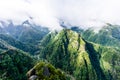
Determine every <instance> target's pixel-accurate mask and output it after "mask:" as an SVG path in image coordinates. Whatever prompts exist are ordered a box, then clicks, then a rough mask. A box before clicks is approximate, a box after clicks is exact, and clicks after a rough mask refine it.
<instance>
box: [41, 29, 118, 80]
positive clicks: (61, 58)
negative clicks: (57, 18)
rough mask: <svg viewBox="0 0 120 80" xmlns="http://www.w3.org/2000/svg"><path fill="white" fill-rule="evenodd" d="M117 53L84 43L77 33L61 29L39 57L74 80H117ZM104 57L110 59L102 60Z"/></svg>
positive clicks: (116, 51)
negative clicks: (74, 78) (71, 76)
mask: <svg viewBox="0 0 120 80" xmlns="http://www.w3.org/2000/svg"><path fill="white" fill-rule="evenodd" d="M46 39H47V38H46ZM44 41H46V40H44ZM119 52H120V51H119V50H116V49H113V48H107V47H102V46H100V45H96V44H93V43H90V42H87V41H85V40H84V39H82V38H81V36H80V35H79V34H78V33H76V32H73V31H71V30H67V29H64V30H62V31H61V32H60V33H58V34H57V35H56V36H54V37H53V38H52V39H50V40H49V42H48V44H47V45H46V47H45V48H44V49H43V51H42V53H41V54H40V56H41V57H43V58H45V59H47V60H48V61H49V62H50V63H52V64H53V65H54V66H55V67H59V68H61V69H62V70H64V71H65V72H67V73H69V74H71V75H73V76H75V77H76V79H77V80H89V79H90V80H119V79H120V78H119V77H118V76H120V75H119V71H120V70H119V69H118V68H119V67H118V66H119V65H120V64H118V63H119V58H120V55H119ZM106 54H108V55H109V57H110V59H108V60H106V59H107V58H108V55H106ZM113 55H114V56H117V57H115V58H114V56H113ZM111 60H112V61H113V62H114V61H115V62H116V64H113V63H112V61H111ZM113 65H115V66H117V68H115V67H113ZM113 70H114V71H113ZM116 76H117V77H116Z"/></svg>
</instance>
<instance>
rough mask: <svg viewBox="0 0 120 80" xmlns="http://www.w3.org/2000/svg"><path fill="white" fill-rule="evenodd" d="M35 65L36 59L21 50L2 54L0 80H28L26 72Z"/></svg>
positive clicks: (0, 55) (0, 58) (12, 50)
mask: <svg viewBox="0 0 120 80" xmlns="http://www.w3.org/2000/svg"><path fill="white" fill-rule="evenodd" d="M33 64H34V59H32V57H30V55H27V54H26V53H24V52H22V51H20V50H15V49H11V50H8V51H5V52H3V53H0V80H1V79H2V80H26V72H27V71H28V70H29V69H30V68H32V67H33Z"/></svg>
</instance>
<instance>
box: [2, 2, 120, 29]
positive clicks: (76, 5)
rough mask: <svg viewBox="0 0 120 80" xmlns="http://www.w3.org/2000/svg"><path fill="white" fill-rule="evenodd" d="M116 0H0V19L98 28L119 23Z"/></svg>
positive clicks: (52, 26) (57, 25) (119, 16)
mask: <svg viewBox="0 0 120 80" xmlns="http://www.w3.org/2000/svg"><path fill="white" fill-rule="evenodd" d="M119 4H120V1H119V0H0V20H12V21H13V22H14V23H15V24H19V23H21V22H22V21H25V20H27V19H30V17H32V21H33V22H34V23H36V24H38V25H42V26H47V27H49V28H51V29H61V27H60V25H59V20H60V19H62V20H64V21H66V22H68V23H70V24H71V25H76V26H83V27H84V28H88V27H91V26H95V27H100V26H102V25H104V23H113V24H120V10H119V9H120V5H119Z"/></svg>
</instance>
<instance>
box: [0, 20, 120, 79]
mask: <svg viewBox="0 0 120 80" xmlns="http://www.w3.org/2000/svg"><path fill="white" fill-rule="evenodd" d="M1 24H2V26H1V27H0V80H27V78H28V79H30V80H36V79H38V80H41V79H42V80H119V79H120V49H119V47H120V26H119V25H112V24H109V23H107V25H106V26H103V28H101V29H100V30H99V31H98V32H97V33H96V32H95V31H94V29H93V28H89V29H86V30H84V29H82V28H80V27H77V26H71V25H69V26H67V25H65V24H62V23H61V26H63V28H64V29H63V30H61V31H50V30H49V29H48V28H45V27H41V26H37V25H35V24H33V23H30V22H29V21H28V20H26V21H24V22H23V23H21V24H20V25H14V24H13V23H12V22H10V23H9V24H5V22H1ZM68 27H69V29H67V28H68ZM26 75H27V76H26Z"/></svg>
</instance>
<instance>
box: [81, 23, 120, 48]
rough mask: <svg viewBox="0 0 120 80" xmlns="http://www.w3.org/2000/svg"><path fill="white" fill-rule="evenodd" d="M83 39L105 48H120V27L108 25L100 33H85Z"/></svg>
mask: <svg viewBox="0 0 120 80" xmlns="http://www.w3.org/2000/svg"><path fill="white" fill-rule="evenodd" d="M82 36H83V38H84V39H86V40H88V41H92V42H95V43H98V44H101V45H103V46H111V47H120V26H119V25H112V24H107V26H104V27H103V28H102V29H101V30H100V31H99V32H98V33H96V32H94V29H92V28H91V29H88V30H86V31H84V32H83V34H82Z"/></svg>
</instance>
